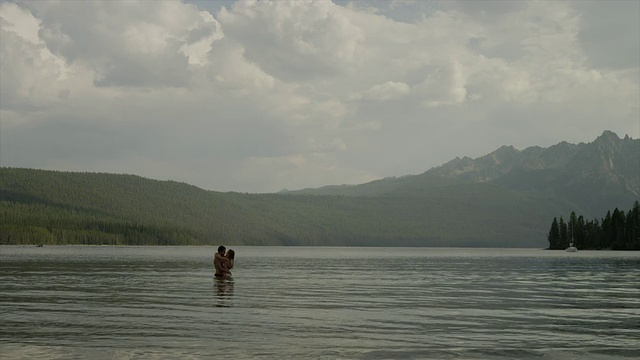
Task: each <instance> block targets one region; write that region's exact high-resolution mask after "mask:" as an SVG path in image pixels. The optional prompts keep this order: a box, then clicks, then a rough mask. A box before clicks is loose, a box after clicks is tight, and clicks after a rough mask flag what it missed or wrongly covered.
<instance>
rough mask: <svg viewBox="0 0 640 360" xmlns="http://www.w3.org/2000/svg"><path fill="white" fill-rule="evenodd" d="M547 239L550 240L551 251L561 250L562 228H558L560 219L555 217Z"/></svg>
mask: <svg viewBox="0 0 640 360" xmlns="http://www.w3.org/2000/svg"><path fill="white" fill-rule="evenodd" d="M547 238H548V240H549V249H552V250H557V249H559V248H560V228H559V226H558V219H557V218H555V217H554V218H553V222H552V223H551V229H550V230H549V235H548V236H547Z"/></svg>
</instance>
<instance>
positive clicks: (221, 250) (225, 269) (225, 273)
mask: <svg viewBox="0 0 640 360" xmlns="http://www.w3.org/2000/svg"><path fill="white" fill-rule="evenodd" d="M226 250H227V248H225V247H224V246H222V245H220V246H219V247H218V252H217V253H216V254H215V255H214V257H213V266H214V267H215V268H216V273H215V274H214V275H215V277H216V278H228V277H231V269H232V268H233V258H235V256H236V253H235V251H233V250H231V249H229V251H226ZM225 251H226V253H225Z"/></svg>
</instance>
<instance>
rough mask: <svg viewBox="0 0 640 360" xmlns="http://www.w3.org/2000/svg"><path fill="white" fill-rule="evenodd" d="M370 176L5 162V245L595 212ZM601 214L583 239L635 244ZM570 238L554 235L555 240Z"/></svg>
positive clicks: (231, 235) (419, 226) (425, 233)
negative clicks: (134, 170)
mask: <svg viewBox="0 0 640 360" xmlns="http://www.w3.org/2000/svg"><path fill="white" fill-rule="evenodd" d="M548 175H549V173H547V178H548ZM392 186H393V187H395V188H392ZM363 187H364V188H360V187H354V190H355V191H360V189H365V190H367V191H371V190H373V192H374V193H377V194H373V195H341V194H320V195H311V194H298V193H295V192H290V193H278V194H246V193H235V192H228V193H223V192H215V191H208V190H203V189H200V188H198V187H196V186H192V185H189V184H185V183H179V182H175V181H158V180H152V179H146V178H143V177H140V176H135V175H116V174H100V173H73V172H61V171H47V170H35V169H18V168H1V167H0V245H2V244H5V245H9V244H37V245H39V244H43V245H49V244H52V245H53V244H59V245H63V244H82V245H219V244H226V245H260V246H262V245H277V246H283V245H284V246H418V247H421V246H431V247H536V248H544V247H546V246H547V245H546V243H547V230H548V229H549V228H548V224H549V215H550V214H569V213H570V211H571V210H572V209H573V210H575V209H578V210H579V212H581V213H583V214H589V212H585V211H584V210H585V207H584V206H580V205H579V204H577V203H576V202H573V201H571V200H569V199H565V198H561V197H559V196H556V195H555V194H554V193H549V192H548V191H538V192H536V191H532V190H531V189H529V188H527V189H526V190H525V191H516V190H514V189H512V188H510V187H508V186H506V185H504V184H501V183H495V182H484V183H478V182H473V181H466V180H456V179H453V180H452V179H447V178H445V177H439V176H438V175H433V176H432V175H429V174H426V175H421V176H415V177H402V178H398V179H389V180H382V181H379V182H374V183H370V184H366V185H363ZM394 189H395V190H394ZM339 190H340V191H343V190H344V189H343V188H340V189H339ZM608 199H613V200H612V201H614V202H616V203H620V204H627V200H628V197H625V196H622V197H621V196H619V195H616V194H615V193H614V196H613V197H609V198H608ZM617 199H619V200H621V201H619V200H617ZM632 204H633V200H632V201H630V202H628V205H625V207H626V206H631V205H632ZM605 210H606V208H605ZM636 213H637V210H636ZM603 214H604V213H603ZM634 216H637V215H634ZM590 217H592V216H590ZM623 217H624V220H622V218H623ZM608 218H609V217H607V219H608ZM610 218H611V220H610V223H611V224H614V225H611V226H615V229H616V230H615V231H618V230H617V229H618V227H619V226H623V227H625V226H627V225H626V224H627V223H628V222H627V220H626V216H625V215H624V214H621V212H619V211H618V212H615V211H614V213H613V214H612V215H611V216H610ZM636 219H637V217H636ZM606 224H609V220H607V221H606ZM621 224H624V225H621ZM594 226H595V225H594V224H591V223H588V222H585V223H584V225H583V223H582V222H580V221H578V220H577V219H576V220H575V231H576V238H577V240H576V242H577V243H578V245H579V246H580V247H581V248H609V247H611V248H616V249H623V248H628V249H630V248H637V242H636V243H635V245H634V243H633V241H632V242H630V243H629V242H626V240H622V238H620V239H618V238H614V240H597V241H595V240H594V241H592V240H588V241H587V240H582V237H583V236H585V235H583V233H589V234H591V232H593V231H595V230H592V229H593V228H595V227H594ZM602 226H605V225H604V222H603V224H598V228H601V227H602ZM606 226H609V225H606ZM558 228H559V229H560V228H561V227H560V225H558ZM607 229H608V228H607ZM635 229H637V227H636V228H635ZM606 231H609V230H606ZM624 231H627V230H624ZM629 231H631V230H629ZM633 231H637V230H633ZM561 233H562V232H561V231H560V230H559V232H558V234H561ZM607 234H608V233H607ZM615 234H616V235H615V236H618V235H617V234H622V233H620V232H616V233H615ZM624 234H627V232H624ZM629 234H631V232H629ZM636 234H637V232H636ZM558 236H559V237H558V238H559V239H564V238H566V237H567V235H562V236H564V238H563V237H561V235H558ZM630 236H633V235H630ZM635 236H636V238H637V235H635ZM598 239H600V237H598ZM565 243H566V241H565V240H560V241H559V242H558V241H555V240H554V246H552V247H553V248H557V247H558V246H560V247H563V246H564V244H565ZM587 244H595V245H588V246H587Z"/></svg>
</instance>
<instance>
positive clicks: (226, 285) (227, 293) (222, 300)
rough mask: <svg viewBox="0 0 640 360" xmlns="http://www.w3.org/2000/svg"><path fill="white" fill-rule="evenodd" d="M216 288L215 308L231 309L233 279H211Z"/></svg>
mask: <svg viewBox="0 0 640 360" xmlns="http://www.w3.org/2000/svg"><path fill="white" fill-rule="evenodd" d="M213 281H214V285H215V288H216V296H217V298H218V302H217V303H216V306H217V307H232V306H233V302H232V301H231V300H232V299H231V297H232V296H233V278H231V277H229V278H217V277H214V279H213Z"/></svg>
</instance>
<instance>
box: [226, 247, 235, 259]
mask: <svg viewBox="0 0 640 360" xmlns="http://www.w3.org/2000/svg"><path fill="white" fill-rule="evenodd" d="M227 257H229V259H231V260H233V258H234V257H236V252H235V251H233V250H231V249H229V251H228V252H227Z"/></svg>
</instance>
